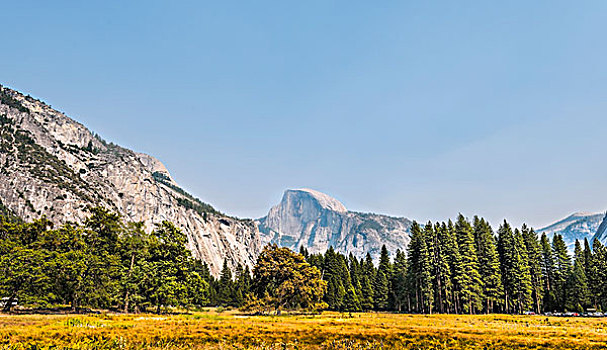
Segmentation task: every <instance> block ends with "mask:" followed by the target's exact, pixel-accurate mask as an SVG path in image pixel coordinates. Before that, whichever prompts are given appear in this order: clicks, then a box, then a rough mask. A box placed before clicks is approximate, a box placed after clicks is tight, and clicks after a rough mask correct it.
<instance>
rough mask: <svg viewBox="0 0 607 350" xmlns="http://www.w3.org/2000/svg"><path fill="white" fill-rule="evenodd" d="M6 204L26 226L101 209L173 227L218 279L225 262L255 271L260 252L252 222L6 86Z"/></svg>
mask: <svg viewBox="0 0 607 350" xmlns="http://www.w3.org/2000/svg"><path fill="white" fill-rule="evenodd" d="M0 202H1V203H3V204H4V206H6V207H7V208H8V209H10V210H11V211H12V212H13V213H15V214H16V215H18V216H20V217H21V218H23V219H25V220H31V219H34V218H38V217H40V216H41V215H46V216H47V217H48V218H49V219H50V220H51V221H53V222H54V223H56V224H61V223H64V222H67V221H73V222H81V221H82V220H83V219H84V218H86V217H87V216H88V213H87V207H88V206H91V205H101V206H104V207H107V208H109V209H111V210H113V211H115V212H117V213H120V214H121V215H122V216H123V217H124V218H125V219H127V220H131V221H142V222H144V223H145V226H146V228H147V229H148V230H152V229H153V227H154V224H155V223H158V222H161V221H163V220H169V221H171V222H173V223H175V224H176V225H177V226H178V227H180V228H181V229H182V230H183V231H184V232H185V233H186V234H187V236H188V248H189V249H190V250H191V251H192V252H193V254H194V256H195V257H197V258H200V259H202V260H204V261H206V262H207V263H208V264H209V267H210V269H211V271H212V273H214V274H218V273H219V271H220V269H221V266H222V263H223V260H224V259H228V262H229V263H230V264H231V265H235V264H236V263H243V264H247V265H250V266H252V265H253V264H254V261H255V259H256V258H257V255H258V254H259V252H260V251H261V247H262V245H261V241H260V235H259V231H258V229H257V226H256V224H255V222H253V221H252V220H241V219H236V218H232V217H228V216H226V215H224V214H221V213H219V212H218V211H216V210H215V209H213V208H212V207H211V206H210V205H208V204H206V203H203V202H201V201H199V200H198V199H196V198H194V197H192V196H191V195H190V194H188V193H187V192H185V191H184V190H183V189H181V188H180V187H179V185H178V184H177V183H175V181H173V179H172V178H171V175H170V174H169V172H168V170H167V169H166V168H165V167H164V165H163V164H162V163H161V162H160V161H158V160H157V159H155V158H154V157H152V156H149V155H146V154H141V153H136V152H133V151H131V150H128V149H125V148H122V147H120V146H117V145H114V144H112V143H107V142H105V141H104V140H103V139H101V138H100V137H99V136H97V135H95V134H93V133H91V132H90V131H89V130H88V129H87V128H85V127H84V126H83V125H81V124H79V123H78V122H76V121H74V120H72V119H70V118H68V117H67V116H66V115H64V114H63V113H61V112H58V111H56V110H54V109H52V108H51V107H50V106H48V105H46V104H44V103H43V102H41V101H38V100H36V99H33V98H31V97H29V96H24V95H22V94H20V93H18V92H16V91H14V90H11V89H8V88H6V87H2V86H1V85H0Z"/></svg>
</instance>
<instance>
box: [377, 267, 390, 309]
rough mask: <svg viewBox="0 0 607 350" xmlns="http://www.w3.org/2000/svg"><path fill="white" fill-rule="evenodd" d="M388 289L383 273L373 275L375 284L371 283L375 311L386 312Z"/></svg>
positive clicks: (386, 279)
mask: <svg viewBox="0 0 607 350" xmlns="http://www.w3.org/2000/svg"><path fill="white" fill-rule="evenodd" d="M389 288H390V287H389V285H388V278H387V277H386V275H385V274H384V272H383V271H378V272H377V274H376V275H375V282H374V283H373V289H374V296H375V298H374V301H375V309H376V310H386V309H387V308H388V293H389V292H390V289H389Z"/></svg>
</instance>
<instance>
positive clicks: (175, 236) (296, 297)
mask: <svg viewBox="0 0 607 350" xmlns="http://www.w3.org/2000/svg"><path fill="white" fill-rule="evenodd" d="M186 243H187V237H186V235H185V234H184V233H183V232H182V231H181V230H179V229H178V228H177V227H175V226H174V225H173V224H172V223H170V222H168V221H164V222H162V223H160V224H158V225H156V228H155V229H154V230H153V231H152V232H151V233H146V232H145V230H144V226H143V223H133V222H124V221H123V220H122V219H121V217H120V216H119V215H117V214H114V213H112V212H110V211H108V210H106V209H103V208H92V209H91V214H90V216H89V217H88V218H87V219H86V220H85V221H84V222H83V223H82V225H77V224H73V223H67V224H65V225H62V226H61V227H59V228H53V224H52V223H51V222H50V221H49V220H47V219H46V218H44V217H43V218H41V219H39V220H35V221H33V222H31V223H27V222H24V221H22V220H20V219H19V218H17V217H14V216H12V215H2V214H0V297H3V298H4V300H3V304H4V311H9V310H10V308H11V306H12V305H13V303H14V302H15V301H18V303H19V305H22V306H26V307H33V308H56V307H67V308H69V309H70V310H71V311H72V312H78V311H82V310H87V309H89V308H98V309H111V310H116V311H123V312H149V311H154V312H157V313H160V312H165V311H166V310H168V309H169V308H170V307H177V308H182V309H183V308H185V309H190V308H200V307H204V306H216V305H217V306H220V305H229V306H239V307H245V306H246V307H247V308H248V309H250V310H256V311H260V312H269V311H270V310H279V309H291V308H305V309H315V308H318V307H324V305H323V304H322V301H321V298H322V296H323V293H324V291H325V283H324V281H322V280H321V278H320V271H319V270H318V269H316V268H315V267H312V266H310V264H309V263H308V262H307V261H306V260H305V258H304V257H303V256H301V255H300V254H297V253H294V252H292V251H290V250H288V249H286V248H278V247H276V246H268V247H266V248H265V249H264V251H263V252H262V253H261V255H260V256H259V258H258V261H257V264H256V266H255V268H254V269H253V271H250V269H249V267H248V266H247V267H245V268H244V269H243V268H242V266H240V265H238V266H237V268H236V269H235V276H233V275H232V271H231V270H230V268H229V267H228V264H227V261H226V262H224V267H223V270H222V273H221V277H220V278H219V279H215V278H214V277H213V276H212V275H211V273H210V271H209V267H208V265H207V264H206V263H205V262H203V261H201V260H198V259H194V258H193V257H192V253H191V252H190V251H189V250H188V249H187V247H186ZM66 305H67V306H66Z"/></svg>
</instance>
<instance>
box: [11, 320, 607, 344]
mask: <svg viewBox="0 0 607 350" xmlns="http://www.w3.org/2000/svg"><path fill="white" fill-rule="evenodd" d="M64 348H68V349H605V348H607V319H594V318H554V317H551V318H546V317H542V316H508V315H486V316H480V315H479V316H462V315H428V316H424V315H399V314H381V313H361V314H352V315H351V317H350V315H348V314H339V313H331V312H325V313H323V314H322V315H315V316H305V315H304V316H295V315H291V316H276V317H271V316H241V315H238V314H235V313H229V312H227V313H226V312H224V313H221V314H218V313H216V312H215V311H208V312H201V313H193V314H188V315H168V316H164V315H161V316H158V315H148V314H145V315H141V314H130V315H120V314H117V315H113V314H107V315H93V316H81V315H2V316H0V349H64Z"/></svg>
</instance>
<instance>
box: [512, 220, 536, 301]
mask: <svg viewBox="0 0 607 350" xmlns="http://www.w3.org/2000/svg"><path fill="white" fill-rule="evenodd" d="M514 249H515V251H514V261H513V263H514V264H513V265H514V270H515V274H514V277H515V279H514V284H513V293H512V297H513V301H515V311H516V312H518V313H523V312H524V311H526V310H527V309H528V308H529V307H530V305H531V303H532V288H531V271H530V268H529V264H528V261H529V257H528V254H527V248H526V246H525V240H524V238H523V235H522V233H521V231H519V230H518V229H516V230H515V231H514Z"/></svg>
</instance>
